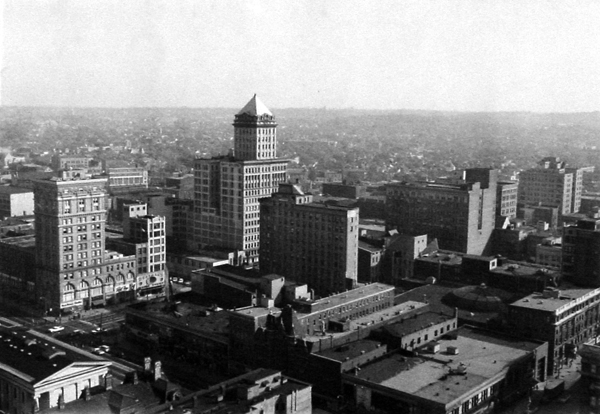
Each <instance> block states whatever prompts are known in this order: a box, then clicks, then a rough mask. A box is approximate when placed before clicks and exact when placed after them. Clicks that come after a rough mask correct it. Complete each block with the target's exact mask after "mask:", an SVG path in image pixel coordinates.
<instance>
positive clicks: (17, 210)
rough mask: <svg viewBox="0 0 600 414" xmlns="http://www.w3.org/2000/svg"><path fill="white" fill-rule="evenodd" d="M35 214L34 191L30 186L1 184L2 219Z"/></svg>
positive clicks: (0, 211)
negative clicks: (21, 186)
mask: <svg viewBox="0 0 600 414" xmlns="http://www.w3.org/2000/svg"><path fill="white" fill-rule="evenodd" d="M32 214H33V191H32V190H30V189H28V188H19V187H9V186H0V219H2V218H3V217H5V218H7V217H15V216H30V215H32Z"/></svg>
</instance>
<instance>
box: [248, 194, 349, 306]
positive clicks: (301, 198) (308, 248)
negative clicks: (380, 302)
mask: <svg viewBox="0 0 600 414" xmlns="http://www.w3.org/2000/svg"><path fill="white" fill-rule="evenodd" d="M260 214H261V225H260V242H261V245H260V269H261V271H263V272H266V273H277V274H280V275H283V276H285V277H286V278H289V279H290V280H292V281H294V282H297V283H306V284H308V286H309V288H312V289H314V290H315V292H316V293H317V294H318V295H320V296H326V295H329V294H331V293H333V292H339V291H343V290H345V289H350V288H353V287H354V285H355V284H356V281H357V273H358V217H359V216H358V208H357V207H344V206H336V205H332V204H326V203H317V202H313V196H312V195H311V194H304V193H303V192H302V190H301V189H300V187H299V186H298V185H292V184H281V185H280V186H279V191H278V192H277V193H275V194H273V195H272V196H271V197H270V198H264V199H262V200H261V202H260Z"/></svg>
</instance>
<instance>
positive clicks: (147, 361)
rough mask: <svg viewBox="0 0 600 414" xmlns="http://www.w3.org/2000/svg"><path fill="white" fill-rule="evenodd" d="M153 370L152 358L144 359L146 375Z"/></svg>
mask: <svg viewBox="0 0 600 414" xmlns="http://www.w3.org/2000/svg"><path fill="white" fill-rule="evenodd" d="M151 370H152V358H150V357H145V358H144V373H146V374H147V373H149V372H150V371H151Z"/></svg>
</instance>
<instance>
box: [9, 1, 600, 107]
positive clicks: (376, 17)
mask: <svg viewBox="0 0 600 414" xmlns="http://www.w3.org/2000/svg"><path fill="white" fill-rule="evenodd" d="M599 16H600V4H597V3H594V2H590V1H588V2H577V3H575V2H561V3H557V4H554V3H549V2H543V1H532V2H527V3H526V4H524V3H522V2H517V1H500V0H496V1H491V2H486V3H480V2H475V1H463V2H448V3H443V4H440V3H434V2H411V1H402V2H378V3H376V4H366V3H361V2H350V3H348V2H343V3H342V2H339V1H334V2H327V3H325V4H311V3H308V2H305V1H302V2H297V3H294V4H284V3H267V2H261V1H250V2H238V1H228V2H200V3H196V2H191V1H182V2H176V3H175V2H167V1H158V0H151V1H145V2H142V1H132V2H127V3H120V2H114V1H108V0H101V1H98V2H94V3H82V2H75V1H68V0H60V1H59V0H55V1H47V2H39V1H14V0H6V1H5V2H4V7H3V21H4V29H3V33H2V42H3V44H4V52H3V54H2V79H1V89H0V90H1V97H0V98H1V101H0V102H1V103H2V105H7V106H67V107H68V106H74V107H82V106H83V107H231V108H235V107H237V106H238V105H239V102H240V101H243V100H245V99H247V97H248V96H252V94H254V93H257V94H258V95H259V96H260V97H261V98H262V99H263V100H264V101H265V102H268V103H269V107H271V108H286V107H316V108H319V107H327V108H357V109H423V110H454V111H534V112H588V111H597V110H600V76H598V75H599V73H597V72H600V51H598V49H597V48H595V47H594V44H593V43H594V42H593V41H591V39H594V38H600V24H598V23H600V17H599ZM282 91H285V93H282Z"/></svg>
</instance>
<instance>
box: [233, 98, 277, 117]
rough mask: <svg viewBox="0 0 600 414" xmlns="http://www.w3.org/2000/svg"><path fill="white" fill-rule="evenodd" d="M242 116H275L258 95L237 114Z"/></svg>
mask: <svg viewBox="0 0 600 414" xmlns="http://www.w3.org/2000/svg"><path fill="white" fill-rule="evenodd" d="M241 114H248V115H252V116H259V115H271V116H273V114H272V113H271V111H269V108H267V106H266V105H265V104H264V103H263V102H262V101H261V100H260V99H259V98H258V97H257V96H256V94H254V96H253V97H252V99H250V101H248V103H247V104H246V106H244V107H243V108H242V110H241V111H240V112H238V113H237V115H241Z"/></svg>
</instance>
